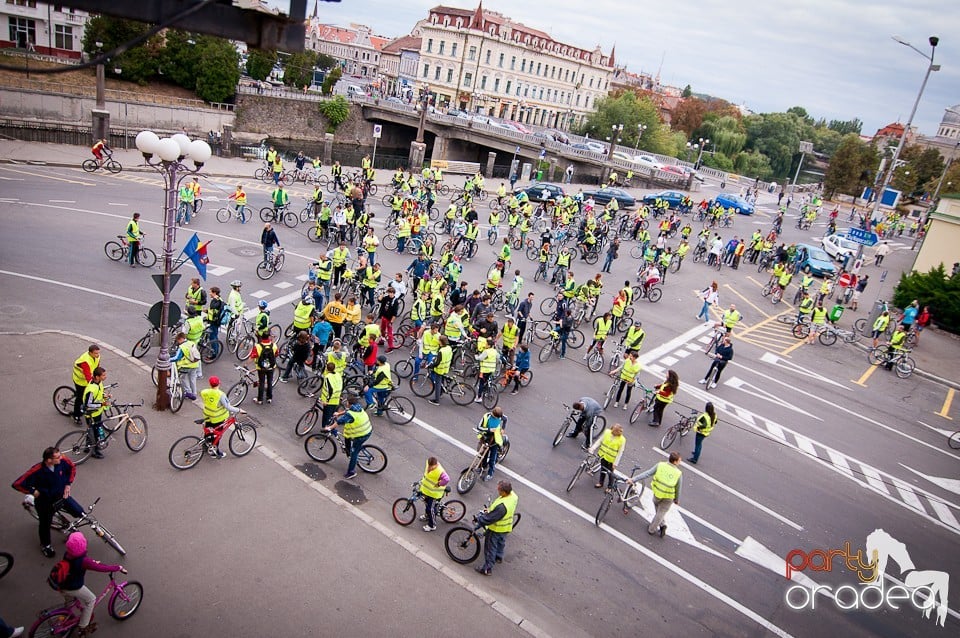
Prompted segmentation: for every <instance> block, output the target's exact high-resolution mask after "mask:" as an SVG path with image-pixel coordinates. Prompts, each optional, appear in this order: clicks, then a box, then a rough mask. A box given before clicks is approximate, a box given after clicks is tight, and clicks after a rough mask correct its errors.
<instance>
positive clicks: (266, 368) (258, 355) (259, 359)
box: [250, 332, 277, 405]
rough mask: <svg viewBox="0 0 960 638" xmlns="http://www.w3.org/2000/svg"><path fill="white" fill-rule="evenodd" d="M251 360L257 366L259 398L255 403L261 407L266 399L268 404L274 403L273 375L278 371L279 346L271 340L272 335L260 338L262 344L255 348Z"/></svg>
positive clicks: (265, 334)
mask: <svg viewBox="0 0 960 638" xmlns="http://www.w3.org/2000/svg"><path fill="white" fill-rule="evenodd" d="M250 358H251V359H252V360H253V361H255V362H256V364H257V398H256V399H254V400H253V402H254V403H256V404H258V405H260V404H262V403H263V400H264V398H266V400H267V403H273V374H274V372H275V371H276V369H277V345H276V344H275V343H273V340H272V339H271V338H270V333H269V332H267V333H264V334H263V335H262V336H261V337H260V343H258V344H257V345H255V346H254V347H253V351H252V352H251V353H250Z"/></svg>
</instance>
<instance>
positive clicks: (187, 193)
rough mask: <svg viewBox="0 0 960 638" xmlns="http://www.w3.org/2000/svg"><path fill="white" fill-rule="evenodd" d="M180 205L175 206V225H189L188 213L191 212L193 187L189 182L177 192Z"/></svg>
mask: <svg viewBox="0 0 960 638" xmlns="http://www.w3.org/2000/svg"><path fill="white" fill-rule="evenodd" d="M179 198H180V205H179V206H177V225H178V226H179V225H180V224H183V225H184V226H189V225H190V215H191V213H193V189H192V188H190V184H184V185H183V186H181V187H180V192H179Z"/></svg>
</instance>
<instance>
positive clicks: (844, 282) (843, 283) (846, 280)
mask: <svg viewBox="0 0 960 638" xmlns="http://www.w3.org/2000/svg"><path fill="white" fill-rule="evenodd" d="M852 283H853V276H852V275H851V274H850V273H848V272H845V273H843V274H842V275H840V278H839V279H837V285H838V286H840V287H841V288H849V287H850V284H852Z"/></svg>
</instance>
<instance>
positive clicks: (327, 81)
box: [320, 66, 343, 95]
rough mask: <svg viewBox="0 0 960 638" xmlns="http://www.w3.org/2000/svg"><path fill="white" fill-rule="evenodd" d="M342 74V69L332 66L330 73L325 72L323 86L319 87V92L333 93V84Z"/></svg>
mask: <svg viewBox="0 0 960 638" xmlns="http://www.w3.org/2000/svg"><path fill="white" fill-rule="evenodd" d="M341 75H343V71H342V70H341V69H340V67H339V66H335V67H333V70H332V71H330V73H327V77H325V78H324V79H323V86H321V87H320V92H321V93H323V94H324V95H330V94H331V93H333V86H334V85H335V84H336V83H337V82H339V81H340V76H341Z"/></svg>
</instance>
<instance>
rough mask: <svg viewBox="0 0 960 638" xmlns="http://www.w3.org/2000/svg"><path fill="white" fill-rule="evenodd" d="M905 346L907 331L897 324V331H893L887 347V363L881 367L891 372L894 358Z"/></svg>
mask: <svg viewBox="0 0 960 638" xmlns="http://www.w3.org/2000/svg"><path fill="white" fill-rule="evenodd" d="M906 346H907V329H906V328H904V327H903V324H899V325H897V329H896V330H894V332H893V334H892V335H891V336H890V345H889V346H887V362H886V363H885V364H884V366H883V367H884V368H886V369H887V370H893V359H894V357H895V356H896V355H898V354H899V353H900V351H901V350H903V349H904V348H905V347H906Z"/></svg>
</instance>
